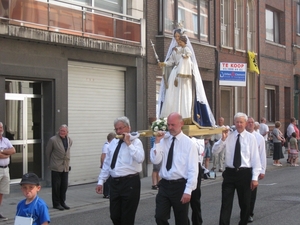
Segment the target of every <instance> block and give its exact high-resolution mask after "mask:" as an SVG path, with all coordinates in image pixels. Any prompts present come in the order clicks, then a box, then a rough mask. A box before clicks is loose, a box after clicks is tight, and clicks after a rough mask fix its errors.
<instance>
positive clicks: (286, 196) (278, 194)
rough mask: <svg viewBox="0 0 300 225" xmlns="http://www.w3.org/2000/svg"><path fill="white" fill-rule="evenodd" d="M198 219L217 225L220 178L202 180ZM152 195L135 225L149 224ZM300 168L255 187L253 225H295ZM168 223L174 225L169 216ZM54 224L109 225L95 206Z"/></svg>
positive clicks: (281, 171)
mask: <svg viewBox="0 0 300 225" xmlns="http://www.w3.org/2000/svg"><path fill="white" fill-rule="evenodd" d="M201 200H202V201H201V202H202V217H203V220H204V222H203V224H204V225H217V224H218V220H219V210H220V205H221V179H220V180H216V181H215V182H207V181H204V182H203V184H202V198H201ZM154 212H155V196H153V195H149V196H144V198H143V199H141V201H140V204H139V207H138V211H137V215H136V220H135V224H136V225H150V224H151V225H153V224H155V219H154ZM299 212H300V168H299V167H284V168H278V169H277V168H276V169H275V170H271V171H270V172H268V173H267V174H266V176H265V178H264V179H263V180H261V181H260V184H259V187H258V194H257V201H256V206H255V215H254V222H253V223H252V224H259V225H271V224H272V225H274V224H276V225H285V224H289V225H299V224H300V217H299V216H298V213H299ZM238 221H239V207H238V203H237V197H235V203H234V207H233V210H232V215H231V224H238ZM169 222H170V224H175V222H174V216H173V214H171V219H170V220H169ZM51 224H55V225H69V224H72V225H77V224H78V225H82V224H89V225H90V224H99V225H111V224H112V222H111V220H110V218H109V208H108V206H107V205H105V206H102V207H101V208H100V206H99V208H97V205H96V206H94V207H92V208H89V209H86V210H82V211H78V212H75V213H74V214H67V215H66V214H65V215H63V216H61V217H55V218H52V219H51Z"/></svg>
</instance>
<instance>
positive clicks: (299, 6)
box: [297, 0, 300, 34]
mask: <svg viewBox="0 0 300 225" xmlns="http://www.w3.org/2000/svg"><path fill="white" fill-rule="evenodd" d="M297 33H298V34H300V0H298V1H297Z"/></svg>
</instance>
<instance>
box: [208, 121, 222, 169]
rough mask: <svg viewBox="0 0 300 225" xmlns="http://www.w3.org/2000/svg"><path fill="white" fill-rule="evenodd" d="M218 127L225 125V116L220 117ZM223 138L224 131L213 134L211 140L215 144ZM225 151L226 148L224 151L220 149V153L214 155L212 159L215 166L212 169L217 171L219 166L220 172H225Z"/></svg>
mask: <svg viewBox="0 0 300 225" xmlns="http://www.w3.org/2000/svg"><path fill="white" fill-rule="evenodd" d="M217 127H225V125H224V118H223V117H220V118H219V120H218V125H217ZM221 138H222V133H221V134H214V135H212V137H211V141H212V143H213V145H214V143H216V142H217V141H218V140H220V139H221ZM224 152H225V150H222V151H220V153H219V154H216V155H212V161H213V167H212V168H211V170H212V171H215V170H216V169H217V168H218V167H219V172H223V170H224V168H223V165H224Z"/></svg>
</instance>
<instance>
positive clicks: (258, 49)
mask: <svg viewBox="0 0 300 225" xmlns="http://www.w3.org/2000/svg"><path fill="white" fill-rule="evenodd" d="M256 2H257V11H256V14H257V15H258V16H257V23H256V24H257V26H256V27H257V28H258V32H257V35H256V36H255V38H256V40H258V45H257V61H258V65H259V67H260V65H261V63H260V38H259V37H260V26H259V24H260V23H259V21H260V20H259V19H260V14H259V1H258V0H257V1H256ZM257 37H258V38H257ZM259 67H258V68H259ZM259 71H261V70H259ZM257 77H258V78H257V83H258V101H259V104H258V109H257V111H258V119H260V117H262V116H263V117H264V116H265V115H260V110H261V102H260V99H261V98H260V94H261V88H260V85H261V82H260V78H261V73H260V74H258V76H257ZM263 91H264V89H263ZM263 99H264V98H263ZM264 101H265V99H264Z"/></svg>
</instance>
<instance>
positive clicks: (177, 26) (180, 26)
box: [174, 21, 186, 34]
mask: <svg viewBox="0 0 300 225" xmlns="http://www.w3.org/2000/svg"><path fill="white" fill-rule="evenodd" d="M183 22H184V21H180V22H175V23H174V29H175V30H180V33H181V34H184V33H185V32H186V30H185V29H184V26H183Z"/></svg>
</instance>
